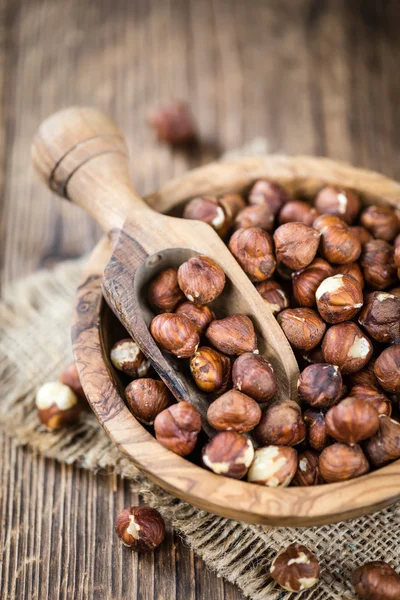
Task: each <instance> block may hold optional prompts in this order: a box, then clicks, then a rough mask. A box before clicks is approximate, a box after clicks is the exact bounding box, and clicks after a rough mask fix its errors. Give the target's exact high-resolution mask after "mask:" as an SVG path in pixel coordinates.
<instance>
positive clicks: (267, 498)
mask: <svg viewBox="0 0 400 600" xmlns="http://www.w3.org/2000/svg"><path fill="white" fill-rule="evenodd" d="M263 177H266V178H270V179H273V180H275V181H277V182H279V183H281V184H283V185H284V186H285V187H286V188H287V189H288V191H290V192H291V193H293V194H295V195H296V196H301V197H304V198H311V197H313V196H315V194H316V193H317V192H318V190H319V189H320V188H321V186H322V185H326V184H338V185H343V186H346V187H350V188H353V189H354V190H356V191H357V192H358V193H359V194H360V196H361V199H362V201H363V202H364V203H365V204H371V203H377V204H385V205H390V206H392V207H398V205H399V199H400V185H399V184H398V183H397V182H395V181H393V180H391V179H388V178H387V177H384V176H382V175H380V174H378V173H374V172H372V171H367V170H362V169H357V168H354V167H352V166H349V165H347V164H344V163H340V162H336V161H333V160H329V159H325V158H317V157H307V156H297V157H287V156H276V155H271V156H262V157H257V158H243V159H240V160H237V161H234V162H231V163H222V162H221V163H212V164H209V165H207V166H205V167H201V168H198V169H195V170H193V171H191V172H189V173H187V174H185V175H183V176H182V177H179V178H176V179H174V180H172V181H170V182H169V183H167V184H166V185H165V186H164V187H163V188H162V189H160V190H159V191H158V192H155V193H154V194H151V195H150V196H148V197H147V198H145V200H146V202H147V203H148V204H149V205H150V206H151V207H153V208H154V209H156V210H157V211H160V212H163V213H167V214H173V215H180V214H181V211H182V208H183V206H184V203H185V201H186V200H188V199H190V198H192V197H194V196H198V195H205V194H223V193H226V192H239V191H241V192H243V191H244V192H246V191H247V190H248V189H249V187H250V186H251V184H252V183H253V182H254V181H256V180H257V179H260V178H263ZM110 255H111V247H110V245H109V242H108V240H107V238H103V239H102V240H101V241H100V242H99V244H98V245H97V247H96V248H95V250H94V251H93V253H92V255H91V258H90V260H89V263H88V266H87V268H86V271H85V273H84V276H83V278H82V282H81V284H80V286H79V288H78V290H77V295H76V300H75V310H74V322H73V327H72V341H73V350H74V356H75V360H76V362H77V367H78V370H79V374H80V377H81V382H82V386H83V389H84V391H85V393H86V396H87V398H88V401H89V403H90V405H91V407H92V409H93V411H94V413H95V415H96V416H97V418H98V419H99V421H100V423H101V425H102V426H103V428H104V430H105V431H106V433H107V434H108V436H109V437H110V438H111V439H112V440H113V442H114V443H115V444H116V445H117V446H118V448H119V449H120V450H121V451H122V452H123V453H124V454H125V455H126V456H127V457H128V458H129V459H130V460H132V462H133V463H134V464H135V465H136V467H138V469H140V471H142V472H143V473H145V474H146V475H147V476H148V477H149V478H150V479H151V480H152V481H154V482H156V483H157V484H158V485H160V486H161V487H162V488H164V489H165V490H167V491H168V492H170V493H171V494H173V495H174V496H177V497H178V498H181V499H183V500H186V501H187V502H190V503H191V504H193V505H195V506H197V507H199V508H201V509H204V510H207V511H209V512H212V513H215V514H218V515H221V516H223V517H228V518H231V519H236V520H238V521H245V522H248V523H260V524H265V525H281V526H293V527H298V526H313V525H321V524H326V523H335V522H338V521H343V520H346V519H350V518H353V517H358V516H361V515H365V514H368V513H372V512H374V511H377V510H380V509H382V508H384V507H386V506H388V505H390V504H392V503H394V502H395V501H396V500H397V499H399V498H400V460H398V461H396V462H394V463H392V464H390V465H388V466H386V467H384V468H381V469H378V470H376V471H374V472H372V473H369V474H367V475H364V476H362V477H359V478H357V479H352V480H350V481H346V482H341V483H334V484H325V485H317V486H313V487H289V488H269V487H264V486H261V485H256V484H252V483H247V482H246V481H238V480H234V479H229V478H227V477H224V476H219V475H215V474H214V473H212V472H210V471H208V470H206V469H205V468H202V467H200V466H198V464H194V463H193V462H191V461H190V460H188V459H185V458H182V457H180V456H178V455H176V454H174V453H172V452H171V451H169V450H167V449H166V448H164V447H163V446H161V445H160V444H159V443H158V442H157V440H156V439H155V438H154V437H153V435H152V434H151V432H150V431H149V430H148V429H146V428H145V427H144V426H143V425H142V424H141V423H140V422H139V421H137V420H136V418H135V417H134V416H133V415H132V413H131V412H130V411H129V409H128V408H127V406H126V404H125V401H124V387H125V386H126V385H127V383H128V380H125V379H124V376H123V375H121V374H120V373H118V372H117V371H116V370H115V369H114V367H113V366H112V364H111V362H110V360H109V352H110V349H111V347H112V345H113V343H114V342H115V341H117V340H118V339H120V338H121V337H122V336H123V335H124V330H123V328H122V326H121V325H120V323H119V322H118V321H117V319H116V318H115V317H114V315H113V314H112V312H111V310H110V309H109V308H108V306H107V305H106V303H105V301H104V299H103V297H102V292H101V282H102V274H103V271H104V268H105V266H106V264H107V262H108V260H109V258H110ZM125 335H126V334H125Z"/></svg>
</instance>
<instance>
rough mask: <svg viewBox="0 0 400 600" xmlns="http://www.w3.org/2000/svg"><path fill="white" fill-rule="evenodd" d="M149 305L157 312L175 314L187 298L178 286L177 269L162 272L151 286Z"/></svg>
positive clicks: (148, 293)
mask: <svg viewBox="0 0 400 600" xmlns="http://www.w3.org/2000/svg"><path fill="white" fill-rule="evenodd" d="M147 298H148V301H149V304H150V306H151V307H152V308H154V309H155V311H156V312H160V313H163V312H173V311H174V310H175V308H176V307H177V305H178V304H179V302H182V300H184V299H185V296H184V294H183V292H182V290H181V289H180V287H179V285H178V275H177V270H176V269H165V270H164V271H161V273H159V274H158V275H156V277H154V279H153V280H152V281H151V282H150V284H149V289H148V292H147Z"/></svg>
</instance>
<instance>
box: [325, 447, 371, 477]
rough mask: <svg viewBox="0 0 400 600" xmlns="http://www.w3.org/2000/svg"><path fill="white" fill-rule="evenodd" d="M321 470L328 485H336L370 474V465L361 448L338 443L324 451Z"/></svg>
mask: <svg viewBox="0 0 400 600" xmlns="http://www.w3.org/2000/svg"><path fill="white" fill-rule="evenodd" d="M319 470H320V473H321V475H322V477H323V479H324V480H325V481H326V482H327V483H334V482H336V481H347V480H348V479H353V478H355V477H360V475H364V474H365V473H368V471H369V464H368V461H367V459H366V457H365V455H364V453H363V451H362V450H361V448H360V446H358V445H355V446H348V445H347V444H342V443H339V442H338V443H336V444H332V445H331V446H328V447H327V448H325V450H323V451H322V453H321V455H320V457H319Z"/></svg>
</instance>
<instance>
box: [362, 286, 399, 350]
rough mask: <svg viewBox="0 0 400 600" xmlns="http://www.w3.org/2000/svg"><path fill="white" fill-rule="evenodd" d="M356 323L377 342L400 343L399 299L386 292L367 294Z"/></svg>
mask: <svg viewBox="0 0 400 600" xmlns="http://www.w3.org/2000/svg"><path fill="white" fill-rule="evenodd" d="M358 322H359V323H360V325H362V327H364V329H366V331H367V333H369V335H370V336H371V337H373V338H374V340H376V341H377V342H383V343H386V344H390V343H391V342H397V341H399V342H400V297H397V296H394V295H393V294H390V293H389V294H388V293H387V292H372V293H371V294H368V296H367V298H366V301H365V304H364V307H363V309H362V311H361V313H360V316H359V318H358Z"/></svg>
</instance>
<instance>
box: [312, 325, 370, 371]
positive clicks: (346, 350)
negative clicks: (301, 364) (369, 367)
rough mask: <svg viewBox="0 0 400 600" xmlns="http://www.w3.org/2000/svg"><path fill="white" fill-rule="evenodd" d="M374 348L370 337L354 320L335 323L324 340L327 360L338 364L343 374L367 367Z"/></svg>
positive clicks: (324, 352)
mask: <svg viewBox="0 0 400 600" xmlns="http://www.w3.org/2000/svg"><path fill="white" fill-rule="evenodd" d="M372 350H373V348H372V344H371V342H370V340H369V339H368V337H367V336H366V335H365V334H364V333H363V332H362V331H361V329H360V328H359V327H357V325H356V324H355V323H353V322H352V321H346V322H345V323H338V324H337V325H333V326H332V327H330V328H329V329H328V331H327V332H326V334H325V336H324V339H323V341H322V354H323V356H324V360H325V362H327V363H330V364H332V365H337V366H338V367H339V369H340V370H341V373H342V375H347V374H349V373H355V372H356V371H359V370H360V369H362V368H363V367H365V365H366V364H367V363H368V361H369V359H370V358H371V356H372Z"/></svg>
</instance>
